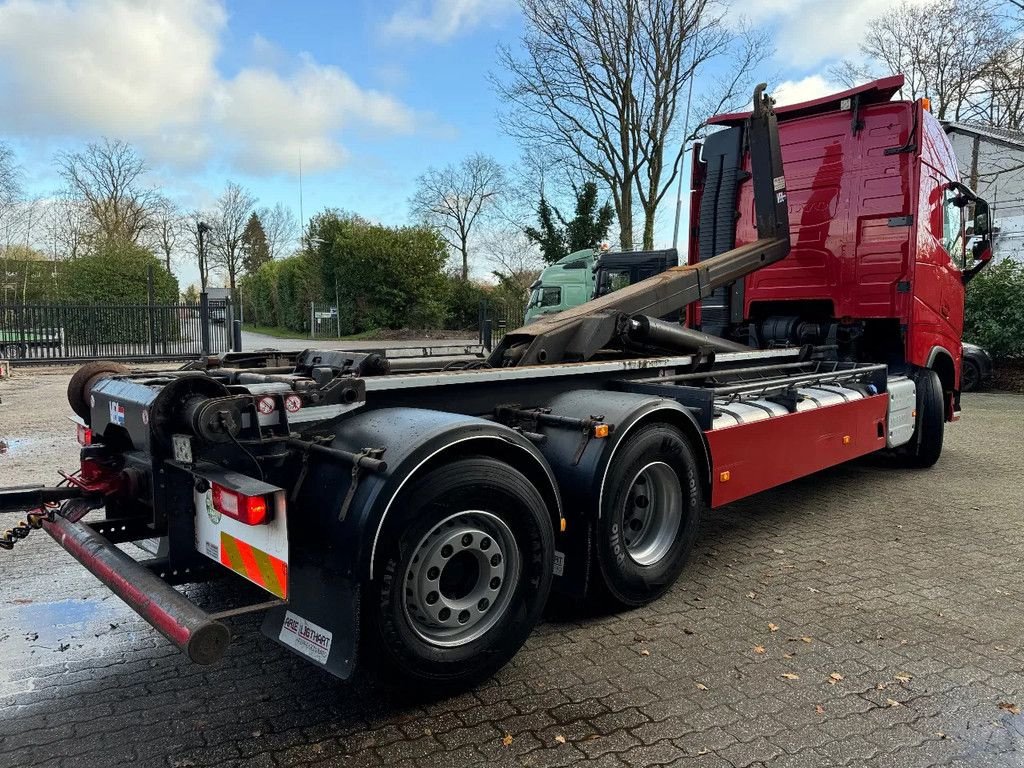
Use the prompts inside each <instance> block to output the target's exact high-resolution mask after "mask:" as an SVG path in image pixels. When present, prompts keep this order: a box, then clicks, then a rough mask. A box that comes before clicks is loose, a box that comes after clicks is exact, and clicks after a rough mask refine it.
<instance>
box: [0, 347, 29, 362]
mask: <svg viewBox="0 0 1024 768" xmlns="http://www.w3.org/2000/svg"><path fill="white" fill-rule="evenodd" d="M24 356H25V354H24V351H23V348H22V345H21V344H7V345H5V346H4V348H3V357H4V358H6V359H7V360H17V359H18V358H19V357H24Z"/></svg>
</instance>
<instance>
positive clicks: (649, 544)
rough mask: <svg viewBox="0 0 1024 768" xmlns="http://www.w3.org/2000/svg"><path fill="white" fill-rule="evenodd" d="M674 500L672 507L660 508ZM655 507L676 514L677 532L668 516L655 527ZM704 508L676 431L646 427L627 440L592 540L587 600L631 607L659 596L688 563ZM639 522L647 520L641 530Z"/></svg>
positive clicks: (695, 472)
mask: <svg viewBox="0 0 1024 768" xmlns="http://www.w3.org/2000/svg"><path fill="white" fill-rule="evenodd" d="M645 468H646V469H645ZM666 468H667V469H666ZM670 473H671V474H670ZM673 479H674V482H675V483H676V485H675V486H674V487H673V486H672V482H673ZM659 487H660V488H661V491H659V490H658V489H659ZM648 488H649V489H651V490H650V491H648V490H647V489H648ZM671 498H675V499H676V502H674V503H672V504H671V507H672V509H669V508H668V504H665V505H663V504H662V502H663V501H666V500H667V499H671ZM652 499H653V501H652ZM641 501H644V502H645V503H644V504H643V505H642V506H641V505H640V502H641ZM659 506H665V509H666V512H668V513H669V514H675V515H676V516H677V518H676V521H675V524H674V526H673V523H672V520H671V518H669V517H662V519H661V521H660V522H659V521H658V518H657V516H656V515H657V509H658V507H659ZM703 508H704V498H703V491H702V488H701V482H700V476H699V474H698V470H697V462H696V460H695V459H694V456H693V451H692V449H691V448H690V444H689V442H688V441H687V440H686V438H685V437H683V435H682V433H681V432H680V431H679V430H678V429H676V428H675V427H672V426H669V425H667V424H651V425H648V426H644V427H641V428H640V429H639V430H638V431H637V432H636V433H635V434H632V435H629V436H628V437H627V438H626V442H625V443H624V444H623V445H621V446H619V448H618V450H617V451H616V453H615V456H614V457H613V465H612V467H611V469H610V470H609V472H608V477H607V479H606V481H605V489H604V495H603V498H602V501H601V515H600V517H599V519H598V521H597V530H596V535H595V536H594V548H595V555H596V560H597V564H598V569H597V570H598V574H599V577H600V584H596V585H594V586H596V587H598V590H597V591H596V592H594V591H593V590H592V593H593V598H592V599H593V600H594V601H598V600H607V599H610V600H611V601H612V602H613V603H614V604H616V605H617V606H620V607H626V608H634V607H637V606H641V605H645V604H647V603H649V602H651V601H652V600H655V599H656V598H658V597H660V596H661V595H662V594H663V593H664V592H665V591H666V590H667V589H668V588H669V587H670V586H672V584H673V582H675V580H676V579H677V578H678V577H679V574H680V573H681V572H682V570H683V567H684V566H685V565H686V560H687V558H688V557H689V555H690V551H691V550H692V549H693V542H694V539H695V538H696V536H697V529H698V527H699V526H700V519H701V515H702V512H703ZM638 516H645V517H644V521H642V522H641V524H640V525H639V526H637V522H636V521H637V519H638ZM666 526H668V527H667V528H666ZM658 531H661V533H660V534H658V533H657V532H658ZM631 536H632V537H633V538H631ZM659 537H660V538H659ZM601 587H603V589H600V588H601Z"/></svg>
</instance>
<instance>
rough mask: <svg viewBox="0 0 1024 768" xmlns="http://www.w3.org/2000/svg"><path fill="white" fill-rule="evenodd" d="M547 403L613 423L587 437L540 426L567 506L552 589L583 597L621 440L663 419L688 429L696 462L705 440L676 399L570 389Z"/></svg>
mask: <svg viewBox="0 0 1024 768" xmlns="http://www.w3.org/2000/svg"><path fill="white" fill-rule="evenodd" d="M547 405H548V407H550V408H551V412H552V413H553V414H557V415H559V416H568V417H570V418H577V419H590V418H594V419H598V420H600V421H602V422H604V423H606V424H608V425H609V426H610V427H611V431H610V434H609V436H608V437H607V438H605V439H597V438H589V439H588V438H587V437H585V435H584V434H583V433H582V432H581V431H577V430H573V429H568V428H565V427H544V428H542V429H541V432H542V433H543V434H544V436H545V440H544V442H542V443H541V444H540V450H541V453H542V454H543V455H544V457H545V458H546V459H547V461H548V463H549V464H550V465H551V468H552V470H553V471H554V473H555V477H556V479H557V480H558V486H559V488H560V489H561V492H562V499H563V503H564V505H565V509H566V530H565V533H564V535H563V536H562V537H561V540H560V541H559V547H560V551H561V555H562V557H561V558H560V559H561V564H562V566H563V567H562V574H561V575H560V577H558V578H556V579H555V581H554V585H553V589H555V590H557V591H558V592H559V593H561V594H565V595H568V596H571V597H582V596H584V595H585V594H586V591H587V587H588V584H589V580H590V570H591V567H592V563H591V554H592V552H593V548H592V547H591V538H592V536H593V529H594V523H595V522H596V520H597V518H598V517H599V516H600V515H601V513H602V510H601V503H602V497H603V495H604V491H605V488H604V481H605V477H606V475H607V473H608V469H609V466H610V465H611V462H612V461H614V460H615V453H616V450H617V449H618V447H619V446H620V445H621V444H622V442H623V440H624V439H626V438H627V437H628V436H629V435H630V434H631V432H632V430H633V429H634V428H635V427H637V426H638V425H640V424H644V423H648V422H651V421H665V422H668V423H670V424H674V425H676V426H678V427H680V428H681V429H682V430H683V432H684V433H685V434H687V436H688V437H689V438H690V440H691V443H693V444H694V454H695V455H696V457H697V459H698V461H704V462H705V465H706V463H707V457H708V451H707V443H706V441H705V440H704V434H703V432H702V431H701V429H700V427H699V426H698V424H697V420H696V419H695V418H694V416H693V414H692V413H691V412H690V410H689V409H688V408H686V407H685V406H682V405H680V404H679V403H678V402H676V401H675V400H670V399H666V398H661V397H652V396H651V395H645V394H633V393H628V392H613V391H602V390H574V391H571V392H566V393H564V394H561V395H558V396H557V397H555V398H554V399H552V400H551V402H550V403H548V404H547ZM581 446H582V451H581V450H580V449H581ZM705 470H706V466H705ZM556 574H557V570H556Z"/></svg>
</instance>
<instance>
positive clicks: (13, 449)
mask: <svg viewBox="0 0 1024 768" xmlns="http://www.w3.org/2000/svg"><path fill="white" fill-rule="evenodd" d="M41 442H42V440H40V439H39V438H37V437H13V438H10V439H5V438H2V437H0V454H12V455H13V454H16V453H18V452H19V451H23V450H25V449H27V448H31V447H32V445H33V444H35V443H41Z"/></svg>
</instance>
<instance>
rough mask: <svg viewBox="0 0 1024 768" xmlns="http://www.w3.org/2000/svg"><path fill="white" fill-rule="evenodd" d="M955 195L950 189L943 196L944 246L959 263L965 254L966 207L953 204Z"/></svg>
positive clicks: (955, 261) (951, 257)
mask: <svg viewBox="0 0 1024 768" xmlns="http://www.w3.org/2000/svg"><path fill="white" fill-rule="evenodd" d="M954 197H955V195H954V194H953V193H952V192H948V191H947V192H946V193H945V194H944V195H943V197H942V247H943V248H945V249H946V253H947V254H949V258H950V259H951V260H952V262H953V263H954V264H957V263H959V262H960V260H961V259H962V258H963V255H964V219H963V215H964V209H963V208H961V207H957V206H956V205H953V198H954Z"/></svg>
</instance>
